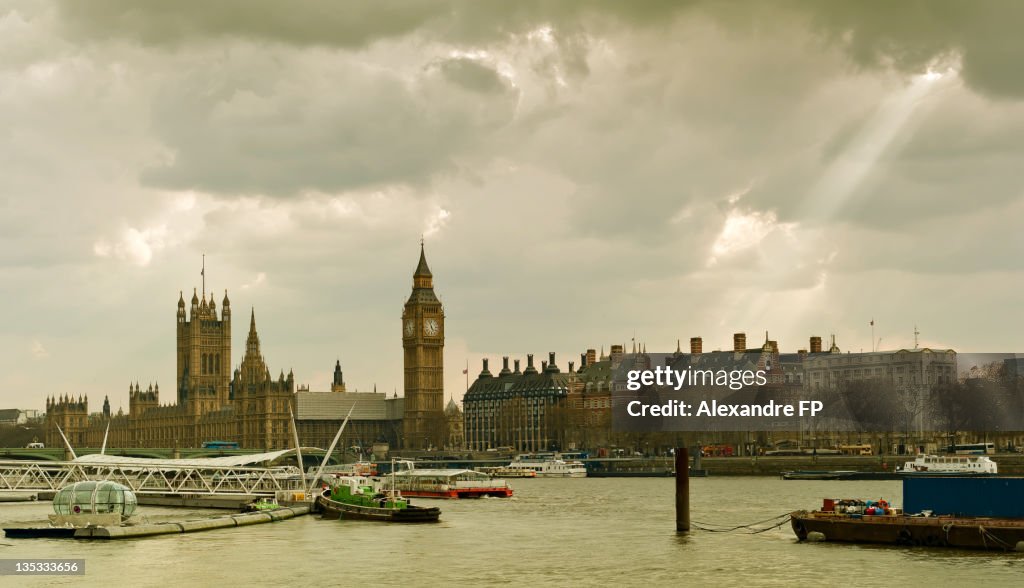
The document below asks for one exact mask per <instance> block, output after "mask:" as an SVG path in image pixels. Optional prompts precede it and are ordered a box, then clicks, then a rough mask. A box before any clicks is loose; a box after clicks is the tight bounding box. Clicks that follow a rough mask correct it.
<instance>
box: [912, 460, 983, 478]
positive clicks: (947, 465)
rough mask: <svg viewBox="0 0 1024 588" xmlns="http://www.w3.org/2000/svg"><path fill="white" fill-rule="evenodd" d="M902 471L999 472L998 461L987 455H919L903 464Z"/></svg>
mask: <svg viewBox="0 0 1024 588" xmlns="http://www.w3.org/2000/svg"><path fill="white" fill-rule="evenodd" d="M900 472H901V473H903V474H906V475H920V474H924V475H927V474H967V475H972V474H973V475H988V476H991V475H995V474H997V473H999V469H998V467H997V466H996V462H994V461H992V460H991V459H989V457H988V456H987V455H918V456H917V457H916V458H915V459H914V461H908V462H906V463H905V464H903V469H902V470H900Z"/></svg>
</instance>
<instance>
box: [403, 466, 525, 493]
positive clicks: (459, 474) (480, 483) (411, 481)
mask: <svg viewBox="0 0 1024 588" xmlns="http://www.w3.org/2000/svg"><path fill="white" fill-rule="evenodd" d="M406 464H408V465H407V467H409V468H411V469H405V470H401V471H397V472H395V473H394V474H392V476H394V485H395V488H397V489H398V490H399V491H401V493H402V495H403V496H420V497H423V498H481V497H484V496H495V497H501V498H508V497H510V496H512V487H511V486H509V485H508V482H506V481H505V480H503V479H501V478H492V477H491V476H488V475H487V474H484V473H482V472H477V471H474V470H448V469H424V470H418V469H415V468H412V464H409V463H408V462H406V463H405V464H403V465H406Z"/></svg>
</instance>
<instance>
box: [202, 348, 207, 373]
mask: <svg viewBox="0 0 1024 588" xmlns="http://www.w3.org/2000/svg"><path fill="white" fill-rule="evenodd" d="M202 373H203V375H205V374H206V354H205V353H204V354H203V372H202Z"/></svg>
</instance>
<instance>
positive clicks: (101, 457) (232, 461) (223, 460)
mask: <svg viewBox="0 0 1024 588" xmlns="http://www.w3.org/2000/svg"><path fill="white" fill-rule="evenodd" d="M302 449H303V450H306V451H308V450H317V451H323V450H322V449H319V448H317V447H303V448H302ZM289 453H295V450H294V449H281V450H279V451H271V452H269V453H251V454H249V455H223V456H221V457H194V458H189V459H163V458H149V457H127V456H123V455H110V454H102V453H92V454H89V455H81V456H79V457H77V458H75V459H74V460H72V461H73V462H74V463H80V464H90V465H111V466H113V465H118V466H132V465H138V466H146V467H153V466H159V467H164V468H181V467H184V468H230V467H242V466H251V465H255V464H261V463H264V462H271V461H274V460H276V459H278V458H280V457H282V456H284V455H288V454H289Z"/></svg>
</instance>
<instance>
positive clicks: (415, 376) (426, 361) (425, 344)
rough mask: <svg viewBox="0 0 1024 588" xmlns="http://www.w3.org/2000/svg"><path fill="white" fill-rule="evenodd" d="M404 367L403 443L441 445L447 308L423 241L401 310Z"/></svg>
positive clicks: (422, 446)
mask: <svg viewBox="0 0 1024 588" xmlns="http://www.w3.org/2000/svg"><path fill="white" fill-rule="evenodd" d="M402 350H403V365H404V368H405V382H404V388H405V415H404V420H403V446H404V447H405V448H406V449H426V448H428V447H430V446H434V447H439V446H440V445H441V443H442V441H443V436H444V427H445V418H444V404H443V401H444V309H443V308H442V306H441V301H440V300H438V299H437V295H436V294H434V276H433V274H432V273H431V272H430V267H429V266H428V265H427V256H426V252H425V251H424V246H423V240H422V239H421V240H420V261H419V264H418V265H417V266H416V271H415V272H414V273H413V276H412V294H410V296H409V300H408V301H407V302H406V303H405V308H404V309H403V310H402Z"/></svg>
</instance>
